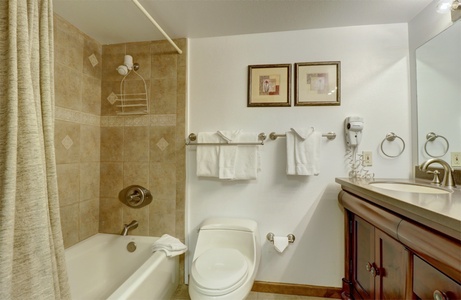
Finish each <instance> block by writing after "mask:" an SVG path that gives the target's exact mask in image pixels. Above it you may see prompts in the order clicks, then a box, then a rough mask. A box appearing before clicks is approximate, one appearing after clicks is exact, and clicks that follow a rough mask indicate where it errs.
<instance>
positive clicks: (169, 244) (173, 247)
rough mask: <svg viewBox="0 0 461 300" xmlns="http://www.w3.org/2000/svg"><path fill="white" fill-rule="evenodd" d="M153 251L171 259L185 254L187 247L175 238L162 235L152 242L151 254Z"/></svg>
mask: <svg viewBox="0 0 461 300" xmlns="http://www.w3.org/2000/svg"><path fill="white" fill-rule="evenodd" d="M155 251H164V252H165V253H166V256H168V257H172V256H177V255H180V254H183V253H184V252H186V251H187V246H186V245H184V244H183V243H181V241H180V240H178V239H177V238H175V237H172V236H171V235H168V234H164V235H162V236H161V237H160V238H159V239H158V240H157V241H155V242H154V244H153V246H152V252H155Z"/></svg>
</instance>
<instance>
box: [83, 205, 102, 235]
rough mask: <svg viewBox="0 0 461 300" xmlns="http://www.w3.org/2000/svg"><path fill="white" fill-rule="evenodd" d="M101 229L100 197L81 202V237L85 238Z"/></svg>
mask: <svg viewBox="0 0 461 300" xmlns="http://www.w3.org/2000/svg"><path fill="white" fill-rule="evenodd" d="M98 231H99V197H98V198H95V199H91V200H86V201H82V202H80V205H79V239H80V240H84V239H86V238H89V237H90V236H92V235H94V234H96V233H98Z"/></svg>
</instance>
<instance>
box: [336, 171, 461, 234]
mask: <svg viewBox="0 0 461 300" xmlns="http://www.w3.org/2000/svg"><path fill="white" fill-rule="evenodd" d="M335 181H336V182H337V183H339V184H340V185H341V187H342V189H343V190H345V191H347V192H349V193H351V194H354V195H356V196H359V197H361V198H364V199H366V200H368V201H369V202H372V203H374V204H376V205H379V206H381V207H383V208H386V209H388V210H391V211H393V212H395V213H397V214H399V215H401V216H402V217H404V218H406V219H410V220H413V221H416V222H418V223H421V224H423V225H425V226H428V227H430V228H433V229H435V230H438V231H440V232H442V233H444V234H446V235H449V236H451V237H453V238H456V239H458V240H461V189H460V188H459V187H457V188H454V189H451V190H449V193H446V194H428V193H413V192H402V191H393V190H387V189H383V188H379V187H375V186H373V185H371V184H369V183H370V182H401V183H413V184H421V185H425V186H432V187H435V186H434V185H431V183H430V181H428V180H422V179H390V178H374V179H355V178H353V179H351V178H336V180H335Z"/></svg>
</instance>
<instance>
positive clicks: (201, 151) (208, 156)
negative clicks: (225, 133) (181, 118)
mask: <svg viewBox="0 0 461 300" xmlns="http://www.w3.org/2000/svg"><path fill="white" fill-rule="evenodd" d="M220 142H223V140H222V138H221V137H220V136H219V135H218V134H217V133H216V132H199V133H198V135H197V143H220ZM218 159H219V146H218V145H216V146H208V145H203V146H197V176H205V177H218V175H219V160H218Z"/></svg>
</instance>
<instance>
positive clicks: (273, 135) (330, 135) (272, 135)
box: [269, 131, 336, 141]
mask: <svg viewBox="0 0 461 300" xmlns="http://www.w3.org/2000/svg"><path fill="white" fill-rule="evenodd" d="M286 136H287V135H286V134H284V133H283V134H281V133H275V132H271V133H270V134H269V138H270V139H271V140H273V141H274V140H276V139H277V138H279V137H286ZM322 137H326V138H327V139H329V140H334V139H335V138H336V133H334V132H332V131H330V132H328V133H324V134H322Z"/></svg>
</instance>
